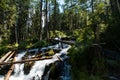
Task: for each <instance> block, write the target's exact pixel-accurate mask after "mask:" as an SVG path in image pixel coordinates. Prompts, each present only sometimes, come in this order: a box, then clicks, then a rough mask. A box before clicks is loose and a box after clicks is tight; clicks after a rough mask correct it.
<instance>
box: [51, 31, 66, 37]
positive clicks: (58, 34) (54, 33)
mask: <svg viewBox="0 0 120 80" xmlns="http://www.w3.org/2000/svg"><path fill="white" fill-rule="evenodd" d="M50 37H66V34H65V33H64V32H62V31H58V30H55V31H50Z"/></svg>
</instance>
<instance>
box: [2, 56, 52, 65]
mask: <svg viewBox="0 0 120 80" xmlns="http://www.w3.org/2000/svg"><path fill="white" fill-rule="evenodd" d="M51 58H52V57H51V56H50V57H45V58H36V59H27V60H21V61H13V62H1V63H0V65H9V64H17V63H25V62H30V61H39V60H45V59H51Z"/></svg>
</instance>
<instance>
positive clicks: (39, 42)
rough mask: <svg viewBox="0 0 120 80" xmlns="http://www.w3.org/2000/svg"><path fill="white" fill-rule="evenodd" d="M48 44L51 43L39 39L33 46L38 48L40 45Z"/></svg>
mask: <svg viewBox="0 0 120 80" xmlns="http://www.w3.org/2000/svg"><path fill="white" fill-rule="evenodd" d="M48 44H49V43H48V42H46V41H44V40H42V41H38V42H36V43H34V44H33V45H32V46H31V47H32V48H38V47H40V48H41V47H44V46H47V45H48Z"/></svg>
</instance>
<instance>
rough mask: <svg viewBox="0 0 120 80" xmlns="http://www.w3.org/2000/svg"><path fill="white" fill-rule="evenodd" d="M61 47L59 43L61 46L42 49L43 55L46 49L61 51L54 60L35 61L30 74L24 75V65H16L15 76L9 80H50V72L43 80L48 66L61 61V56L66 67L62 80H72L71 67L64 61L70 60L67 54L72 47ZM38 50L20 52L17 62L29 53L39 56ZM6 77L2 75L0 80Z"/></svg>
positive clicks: (64, 45)
mask: <svg viewBox="0 0 120 80" xmlns="http://www.w3.org/2000/svg"><path fill="white" fill-rule="evenodd" d="M60 46H61V44H60V43H59V44H56V45H53V46H48V47H43V48H41V52H42V54H44V52H45V49H47V48H50V49H60V52H59V53H56V54H54V55H53V56H52V57H53V58H52V59H46V60H40V61H35V62H34V64H33V66H32V67H31V69H30V71H29V73H28V74H25V73H24V66H25V64H24V63H22V64H15V68H14V71H13V74H12V75H11V76H10V78H9V80H49V73H50V71H48V72H47V75H46V76H45V77H44V79H42V76H43V74H44V71H45V67H46V66H49V65H50V64H51V63H55V62H56V61H58V60H59V59H58V58H57V56H59V57H60V58H61V59H63V61H64V67H63V71H62V75H61V76H60V77H61V79H60V80H71V76H70V69H71V66H70V65H69V64H68V63H67V62H66V61H65V60H64V59H67V58H68V56H67V55H66V54H67V51H68V49H69V48H70V47H71V46H70V45H67V44H63V47H62V48H61V47H60ZM38 50H39V49H30V50H27V51H23V52H20V53H18V54H17V56H16V57H15V58H16V60H17V61H19V60H22V57H24V56H25V54H26V53H27V52H32V51H33V52H35V54H37V52H38ZM34 56H35V55H32V57H34ZM29 57H31V56H29ZM0 73H1V72H0ZM4 76H5V75H0V80H4Z"/></svg>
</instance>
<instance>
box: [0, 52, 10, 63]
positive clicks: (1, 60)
mask: <svg viewBox="0 0 120 80" xmlns="http://www.w3.org/2000/svg"><path fill="white" fill-rule="evenodd" d="M11 53H12V51H9V52H8V53H7V54H6V55H4V56H3V57H2V58H1V59H0V63H1V62H3V61H4V60H5V59H6V58H7V57H8V56H9V55H10V54H11Z"/></svg>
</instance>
